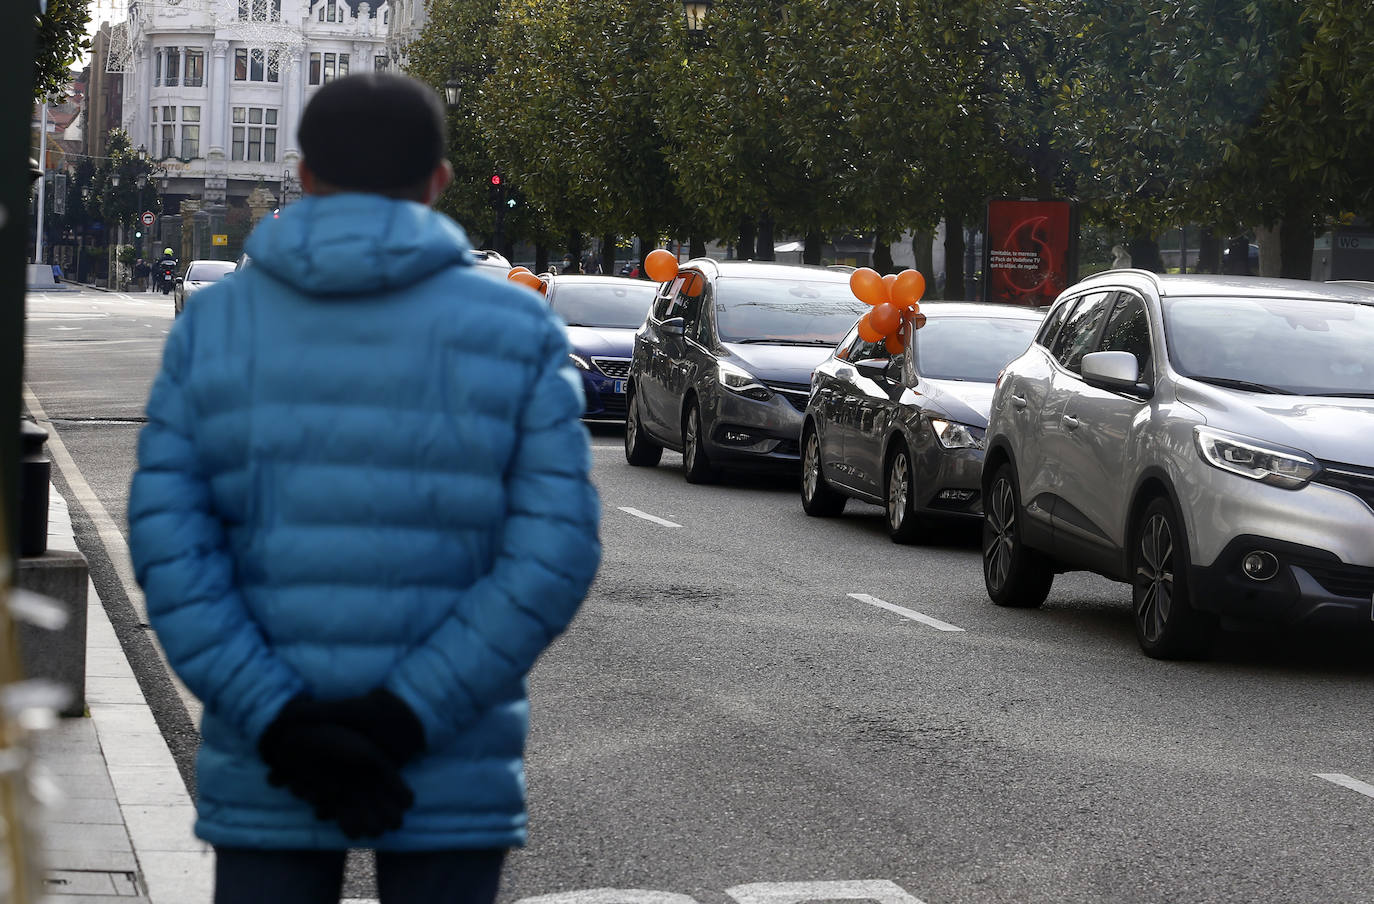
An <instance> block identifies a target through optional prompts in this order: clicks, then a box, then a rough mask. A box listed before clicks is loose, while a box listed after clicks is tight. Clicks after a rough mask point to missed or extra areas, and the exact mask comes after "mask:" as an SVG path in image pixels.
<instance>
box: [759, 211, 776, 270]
mask: <svg viewBox="0 0 1374 904" xmlns="http://www.w3.org/2000/svg"><path fill="white" fill-rule="evenodd" d="M754 253H755V254H756V255H758V259H759V260H761V261H771V260H777V255H775V254H774V253H773V215H772V214H771V213H768V212H766V211H765V212H764V213H761V214H759V235H758V239H757V240H756V242H755V246H754Z"/></svg>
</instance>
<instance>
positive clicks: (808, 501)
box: [801, 421, 848, 518]
mask: <svg viewBox="0 0 1374 904" xmlns="http://www.w3.org/2000/svg"><path fill="white" fill-rule="evenodd" d="M801 497H802V511H804V512H806V513H807V514H808V515H812V516H814V517H817V518H834V517H835V516H836V515H839V514H841V513H842V512H843V511H844V504H845V502H847V501H848V500H847V498H846V497H845V496H843V495H841V494H839V493H837V492H835V491H834V490H833V489H831V487H830V484H829V483H827V482H826V479H825V475H824V474H822V473H821V439H820V436H819V435H817V433H816V425H815V424H813V423H811V422H810V421H807V422H806V427H805V428H804V430H803V436H802V473H801Z"/></svg>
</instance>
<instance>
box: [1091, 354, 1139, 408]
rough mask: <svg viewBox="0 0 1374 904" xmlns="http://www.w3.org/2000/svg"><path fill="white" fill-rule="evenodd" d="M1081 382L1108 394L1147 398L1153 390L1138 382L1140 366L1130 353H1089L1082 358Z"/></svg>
mask: <svg viewBox="0 0 1374 904" xmlns="http://www.w3.org/2000/svg"><path fill="white" fill-rule="evenodd" d="M1082 373H1083V382H1085V383H1087V384H1088V385H1089V386H1096V387H1097V388H1098V389H1105V390H1107V391H1108V392H1124V393H1128V394H1130V395H1136V396H1143V397H1145V398H1147V399H1148V398H1149V397H1150V396H1151V395H1153V394H1154V388H1153V387H1152V386H1150V385H1149V384H1148V383H1142V382H1140V364H1139V362H1137V361H1136V358H1135V355H1133V354H1131V353H1130V352H1090V353H1088V354H1086V355H1084V356H1083V362H1082Z"/></svg>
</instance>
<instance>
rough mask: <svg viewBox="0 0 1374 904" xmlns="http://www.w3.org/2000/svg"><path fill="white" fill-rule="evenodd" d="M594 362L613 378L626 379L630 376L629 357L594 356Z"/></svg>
mask: <svg viewBox="0 0 1374 904" xmlns="http://www.w3.org/2000/svg"><path fill="white" fill-rule="evenodd" d="M592 364H594V365H595V366H596V369H597V370H599V371H601V372H602V373H603V374H605V375H606V376H608V377H610V378H611V379H612V380H624V379H626V378H627V377H629V376H630V359H629V358H593V359H592Z"/></svg>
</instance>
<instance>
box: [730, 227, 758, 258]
mask: <svg viewBox="0 0 1374 904" xmlns="http://www.w3.org/2000/svg"><path fill="white" fill-rule="evenodd" d="M756 239H757V233H756V232H755V226H754V218H753V217H743V218H741V219H740V221H739V243H738V244H737V245H736V246H735V258H736V259H738V260H742V261H752V260H754V243H755V241H756Z"/></svg>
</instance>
